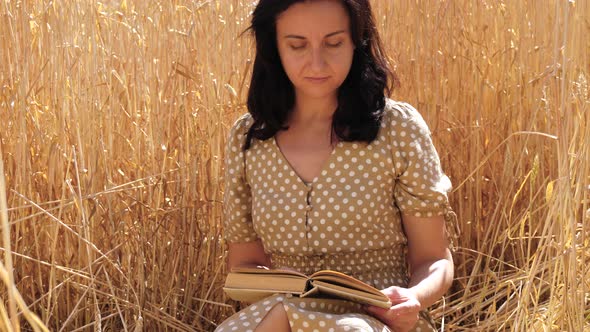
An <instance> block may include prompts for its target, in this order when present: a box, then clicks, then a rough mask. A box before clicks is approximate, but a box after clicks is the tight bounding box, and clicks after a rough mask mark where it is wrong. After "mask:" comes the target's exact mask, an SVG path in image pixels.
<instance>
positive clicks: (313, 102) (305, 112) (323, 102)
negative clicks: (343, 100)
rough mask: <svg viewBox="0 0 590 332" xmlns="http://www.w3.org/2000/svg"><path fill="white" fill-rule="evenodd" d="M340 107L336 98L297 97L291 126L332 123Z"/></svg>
mask: <svg viewBox="0 0 590 332" xmlns="http://www.w3.org/2000/svg"><path fill="white" fill-rule="evenodd" d="M337 107H338V100H337V98H336V96H333V97H330V98H309V97H302V96H299V95H297V96H296V98H295V107H294V108H293V113H292V114H291V117H290V122H291V124H318V123H332V116H333V115H334V112H335V111H336V108H337Z"/></svg>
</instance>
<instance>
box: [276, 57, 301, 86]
mask: <svg viewBox="0 0 590 332" xmlns="http://www.w3.org/2000/svg"><path fill="white" fill-rule="evenodd" d="M301 62H302V61H301V58H300V57H296V56H293V55H284V54H282V55H281V63H282V64H283V69H284V70H285V73H287V76H288V77H289V78H290V79H291V80H293V78H294V77H295V76H296V74H297V72H298V71H299V69H300V68H301Z"/></svg>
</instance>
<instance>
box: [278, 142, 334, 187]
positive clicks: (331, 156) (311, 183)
mask: <svg viewBox="0 0 590 332" xmlns="http://www.w3.org/2000/svg"><path fill="white" fill-rule="evenodd" d="M341 143H342V141H339V142H338V143H336V145H335V146H334V148H333V149H332V151H331V152H330V155H329V156H328V158H327V159H326V160H325V161H324V163H323V164H322V167H321V168H320V172H319V173H318V174H316V175H315V176H314V177H313V179H312V180H311V182H305V181H303V179H302V178H301V176H300V175H299V174H297V171H295V168H293V165H291V163H290V162H289V159H287V157H286V156H285V154H283V151H281V148H280V147H279V144H278V143H277V138H276V136H273V137H272V145H273V146H274V147H275V148H276V150H277V153H278V154H279V156H280V158H281V159H283V161H284V162H285V164H286V165H287V168H288V169H289V172H290V173H291V174H292V175H293V176H294V177H295V178H297V180H298V181H299V183H301V184H302V185H304V186H306V187H307V186H310V185H313V184H315V183H316V182H317V181H319V179H320V178H321V177H322V174H323V173H324V172H326V171H327V170H326V167H328V165H329V164H330V163H331V162H332V159H333V157H334V155H335V154H336V150H338V148H339V147H340V144H341Z"/></svg>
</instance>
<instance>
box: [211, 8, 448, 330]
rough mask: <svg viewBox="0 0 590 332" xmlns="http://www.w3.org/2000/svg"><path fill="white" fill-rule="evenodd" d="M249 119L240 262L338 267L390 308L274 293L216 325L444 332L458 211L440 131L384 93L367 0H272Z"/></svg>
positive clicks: (235, 262)
mask: <svg viewBox="0 0 590 332" xmlns="http://www.w3.org/2000/svg"><path fill="white" fill-rule="evenodd" d="M251 29H252V30H253V32H254V34H255V37H256V59H255V63H254V69H253V75H252V81H251V85H250V91H249V96H248V110H249V113H248V114H245V115H244V116H242V117H241V118H240V119H238V120H237V121H236V123H235V124H234V126H233V127H232V130H231V133H230V137H229V142H228V145H227V150H226V192H225V196H224V212H225V230H226V232H227V233H226V239H227V242H228V245H229V249H228V250H229V251H228V267H229V268H230V269H231V268H233V267H236V266H265V267H288V268H292V269H296V270H299V271H301V272H303V273H306V274H310V273H313V272H314V271H317V270H320V269H332V270H338V271H341V272H344V273H347V274H349V275H352V276H354V277H356V278H358V279H360V280H363V281H365V282H367V283H368V284H371V285H373V286H374V287H377V288H379V289H382V291H383V292H384V293H385V294H386V295H387V296H388V297H389V298H390V299H391V301H392V303H393V306H392V307H391V308H390V309H389V310H385V309H381V308H377V307H372V306H361V305H359V304H356V303H352V302H348V301H343V300H332V299H330V300H328V299H300V298H296V297H288V296H285V295H280V294H277V295H274V296H271V297H269V298H266V299H264V300H262V301H260V302H257V303H254V304H252V305H250V306H249V307H247V308H245V309H244V310H242V311H240V312H238V313H236V314H235V315H233V316H232V317H230V318H229V319H228V320H226V321H225V322H223V323H222V324H221V325H220V326H219V327H218V329H217V331H248V330H250V331H433V330H435V329H434V325H433V323H432V321H431V319H430V318H429V316H428V314H427V313H426V312H425V311H424V310H425V309H426V308H427V307H428V306H429V305H431V304H432V303H434V302H435V301H436V300H438V299H439V298H440V297H441V296H442V295H443V294H444V293H445V291H446V290H447V289H448V288H449V286H450V284H451V282H452V279H453V261H452V257H451V254H450V251H449V249H448V247H449V246H448V237H447V235H446V232H445V222H452V221H453V218H452V216H454V214H453V213H452V212H451V211H450V209H449V207H448V200H447V196H446V193H447V192H448V191H449V190H450V182H449V180H448V178H447V177H446V176H445V175H444V174H443V173H442V171H441V168H440V162H439V158H438V155H437V153H436V150H435V149H434V147H433V145H432V141H431V139H430V133H429V130H428V127H427V126H426V124H425V123H424V121H423V119H422V117H421V116H420V115H419V113H418V112H417V111H416V110H414V109H413V108H412V107H411V106H410V105H408V104H405V103H399V102H394V101H392V100H389V99H387V98H386V96H385V92H388V93H389V90H390V89H389V88H388V82H390V83H393V82H394V79H393V75H392V74H391V71H390V70H389V69H388V67H387V62H386V60H385V57H384V53H383V49H382V46H381V42H380V40H379V37H378V35H377V31H376V27H375V22H374V18H373V15H372V13H371V8H370V4H369V1H368V0H311V1H310V0H307V1H305V0H299V1H298V0H260V2H259V3H258V5H257V7H256V9H255V10H254V12H253V17H252V26H251Z"/></svg>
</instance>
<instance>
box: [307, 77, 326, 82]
mask: <svg viewBox="0 0 590 332" xmlns="http://www.w3.org/2000/svg"><path fill="white" fill-rule="evenodd" d="M329 78H330V77H329V76H324V77H306V78H305V79H306V80H307V81H309V82H312V83H323V82H325V81H327V80H328V79H329Z"/></svg>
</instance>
